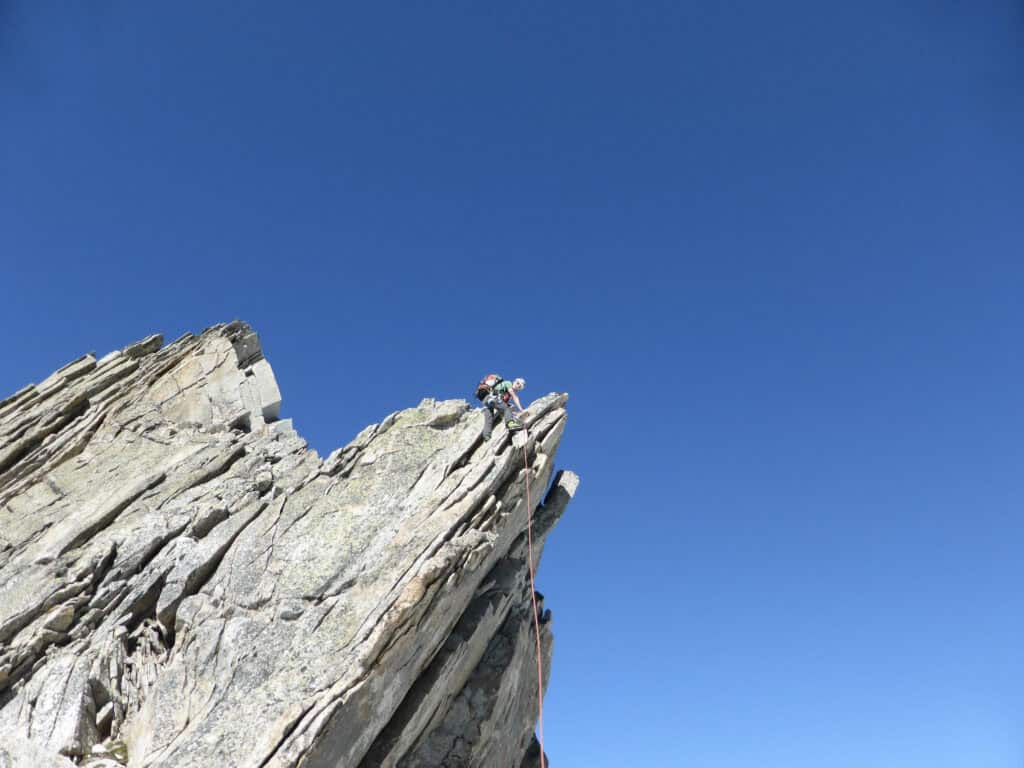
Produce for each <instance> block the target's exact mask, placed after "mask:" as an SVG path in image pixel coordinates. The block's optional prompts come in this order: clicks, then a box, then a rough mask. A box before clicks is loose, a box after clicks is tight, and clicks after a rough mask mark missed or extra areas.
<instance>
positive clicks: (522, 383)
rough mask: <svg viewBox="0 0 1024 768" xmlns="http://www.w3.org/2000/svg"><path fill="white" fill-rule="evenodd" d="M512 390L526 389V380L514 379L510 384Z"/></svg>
mask: <svg viewBox="0 0 1024 768" xmlns="http://www.w3.org/2000/svg"><path fill="white" fill-rule="evenodd" d="M512 387H513V388H514V389H526V379H516V380H515V381H513V382H512Z"/></svg>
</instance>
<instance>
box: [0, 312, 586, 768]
mask: <svg viewBox="0 0 1024 768" xmlns="http://www.w3.org/2000/svg"><path fill="white" fill-rule="evenodd" d="M161 345H162V339H161V338H160V337H151V338H148V339H145V340H143V341H141V342H138V343H137V344H133V345H131V346H129V347H126V348H125V349H123V350H121V351H120V352H116V353H112V354H110V355H107V356H106V357H104V358H103V359H101V360H96V359H95V358H94V357H93V356H91V355H87V356H85V357H83V358H81V359H80V360H76V361H75V362H73V363H71V364H69V365H67V366H65V367H64V368H62V369H60V370H59V371H57V372H56V373H54V374H53V375H52V376H50V377H49V378H48V379H47V380H46V381H44V382H42V383H41V384H39V385H34V386H29V387H26V388H25V389H22V390H21V391H19V392H17V393H15V394H14V395H12V396H11V397H9V398H7V399H6V400H4V401H2V402H0V768H13V767H14V766H40V765H45V766H54V767H55V768H56V767H57V766H62V765H63V766H70V765H72V762H71V761H70V760H68V759H67V757H72V758H74V759H75V760H76V761H77V762H78V763H79V764H82V765H93V766H116V765H122V764H127V765H131V766H173V767H174V768H183V767H185V768H187V767H190V766H194V767H196V768H199V767H200V766H202V767H203V768H208V767H209V766H224V767H229V766H252V767H253V768H255V767H256V766H260V767H261V768H262V767H263V766H282V767H283V766H309V767H310V768H312V767H313V766H332V767H333V766H351V767H352V768H357V767H359V766H362V767H363V768H373V767H375V766H403V767H405V768H412V767H414V766H423V767H427V766H430V767H431V768H436V766H453V767H454V766H487V767H488V768H493V767H494V766H519V765H536V764H539V751H538V748H537V745H536V742H535V740H534V738H533V728H534V725H535V721H536V713H537V705H538V702H537V682H536V674H537V673H536V658H535V653H536V651H535V649H536V639H535V637H534V629H533V622H532V608H531V600H530V597H531V595H530V585H529V575H528V570H527V557H528V555H527V546H526V525H527V517H528V515H527V500H526V489H527V476H529V487H530V489H531V491H532V503H533V505H534V506H535V510H534V557H535V558H539V556H540V550H541V547H542V545H543V540H544V537H545V535H546V534H547V533H548V532H549V531H550V529H551V527H552V526H553V525H554V523H555V522H556V521H557V519H558V517H559V516H560V515H561V513H562V511H563V510H564V509H565V506H566V504H567V503H568V501H569V499H570V498H571V497H572V495H573V493H574V491H575V489H576V484H577V479H576V477H575V475H573V474H572V473H569V472H562V473H558V475H557V476H555V477H554V482H552V474H553V467H554V455H555V451H556V449H557V447H558V443H559V440H560V438H561V435H562V431H563V428H564V426H565V419H566V413H565V403H566V399H567V396H566V395H560V394H551V395H548V396H546V397H543V398H541V399H539V400H537V401H535V402H534V403H533V404H532V405H531V406H530V408H529V411H528V414H527V415H526V417H525V418H524V421H525V423H526V424H527V427H528V433H520V434H519V435H517V436H515V440H514V444H513V440H512V439H511V438H510V436H509V435H508V433H507V432H506V431H505V429H504V428H503V427H500V426H499V427H497V428H496V429H495V431H494V435H493V437H492V439H491V440H490V441H489V442H488V443H483V442H482V440H481V437H480V435H481V428H482V425H483V418H484V417H483V414H482V413H481V412H480V411H479V410H475V409H473V408H471V407H470V406H469V405H468V404H467V403H465V402H464V401H455V400H452V401H444V402H436V401H433V400H424V401H423V402H422V403H420V405H419V406H417V407H416V408H412V409H409V410H405V411H399V412H397V413H393V414H391V415H390V416H388V417H387V418H386V419H384V420H383V421H382V422H380V423H379V424H373V425H371V426H369V427H367V428H366V429H364V430H363V431H362V432H361V433H360V434H359V435H358V436H357V437H356V438H355V439H354V440H353V441H352V442H351V443H349V444H348V445H347V446H345V447H344V448H340V449H338V450H337V451H335V452H334V453H332V454H331V455H330V456H329V457H328V458H326V459H321V458H320V457H319V456H318V455H317V454H316V452H315V451H313V450H311V449H310V448H308V446H307V445H306V443H305V441H304V440H303V439H302V438H301V437H300V436H299V435H298V434H297V433H296V432H295V431H294V430H293V429H292V427H291V424H290V422H288V421H280V420H278V417H279V413H280V401H281V398H280V394H279V392H278V389H277V385H276V382H275V381H274V376H273V372H272V371H271V369H270V366H269V364H268V363H267V362H266V360H264V359H263V356H262V353H261V351H260V346H259V341H258V339H257V337H256V334H255V333H253V331H252V330H251V329H250V328H249V327H248V326H246V325H245V324H243V323H239V322H235V323H231V324H229V325H224V326H215V327H213V328H210V329H208V330H207V331H205V332H204V333H202V334H201V335H199V336H192V335H188V336H185V337H183V338H181V339H179V340H177V341H175V342H174V343H172V344H170V345H168V346H165V347H162V346H161ZM527 460H528V463H529V470H528V471H527V470H526V469H525V466H526V462H527ZM549 486H550V490H549V491H548V492H547V494H546V496H545V497H544V499H543V503H541V504H538V501H539V499H538V496H539V494H542V493H544V491H545V490H546V489H548V488H549ZM549 615H550V614H549V613H548V614H547V616H549ZM547 616H546V618H547ZM541 644H542V647H543V651H544V659H543V662H544V666H545V675H544V676H545V679H546V678H547V669H548V668H549V665H550V656H551V634H550V625H549V624H548V623H547V622H545V623H544V624H543V626H542V632H541ZM62 755H63V756H65V757H62Z"/></svg>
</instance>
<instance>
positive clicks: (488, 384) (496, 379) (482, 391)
mask: <svg viewBox="0 0 1024 768" xmlns="http://www.w3.org/2000/svg"><path fill="white" fill-rule="evenodd" d="M501 381H502V378H501V376H499V375H498V374H496V373H489V374H487V375H486V376H484V377H483V378H482V379H481V380H480V383H479V384H477V385H476V399H477V400H483V399H484V398H486V397H487V396H488V395H489V394H491V390H492V389H494V387H495V386H497V385H498V384H499V383H501Z"/></svg>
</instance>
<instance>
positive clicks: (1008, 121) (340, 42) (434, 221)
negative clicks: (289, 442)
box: [0, 0, 1024, 768]
mask: <svg viewBox="0 0 1024 768" xmlns="http://www.w3.org/2000/svg"><path fill="white" fill-rule="evenodd" d="M211 6H213V7H211ZM1022 84H1024V9H1022V7H1021V5H1020V3H1015V2H1009V1H1008V0H1005V1H999V0H977V2H973V3H953V2H941V1H940V2H934V0H932V1H931V2H924V1H923V0H911V1H910V2H906V3H901V4H895V5H894V4H892V3H882V2H878V1H877V0H867V2H865V3H860V4H850V3H820V2H811V0H785V1H784V2H781V3H774V4H770V5H769V4H764V3H722V2H717V3H678V2H673V3H669V2H657V1H654V2H645V3H636V2H633V3H626V2H609V1H607V0H590V1H589V2H585V3H584V2H572V1H569V2H562V3H557V4H554V3H539V2H524V3H517V4H514V5H509V4H493V3H480V2H472V3H471V2H450V3H438V4H425V3H394V2H387V1H384V2H378V3H373V4H363V7H353V6H352V5H351V4H338V3H326V2H309V3H303V4H300V6H299V7H297V8H296V7H288V8H285V7H284V6H282V5H281V4H279V3H267V2H250V3H246V4H244V9H240V8H239V7H232V5H230V4H227V3H221V4H211V3H197V2H185V1H182V2H177V3H173V4H170V5H166V6H163V7H156V6H155V5H153V4H138V3H130V2H127V1H126V0H100V1H98V2H90V3H87V4H71V5H69V4H65V3H54V2H46V1H44V0H38V1H35V2H31V3H30V2H27V0H11V1H9V2H4V3H0V115H2V117H0V260H2V265H3V271H2V274H3V280H2V281H0V297H2V301H0V327H2V328H3V329H4V333H3V338H4V342H5V343H4V349H3V353H4V354H3V362H2V364H0V391H3V392H5V393H9V392H11V391H14V390H15V389H17V388H19V387H21V386H23V385H24V384H26V383H27V382H29V381H38V380H40V379H41V378H43V377H44V376H45V375H47V374H48V373H49V372H50V371H51V370H53V369H54V368H56V367H58V366H59V365H61V364H63V363H64V362H66V361H67V360H70V359H71V358H73V357H76V356H78V355H80V354H81V353H83V352H85V351H88V350H95V351H97V352H99V353H101V354H102V353H104V352H107V351H109V350H110V349H114V348H118V347H121V346H123V345H124V344H126V343H128V342H130V341H132V340H134V339H136V338H140V337H142V336H145V335H147V334H149V333H151V332H156V331H161V332H163V333H164V334H165V335H166V336H167V337H168V338H174V337H176V336H178V335H180V334H181V333H184V332H186V331H197V330H200V329H202V328H203V327H205V326H207V325H210V324H213V323H216V322H223V321H228V320H231V319H233V318H236V317H237V318H242V319H245V320H247V321H249V322H250V323H252V324H253V325H254V326H255V327H256V328H257V330H258V331H259V332H260V334H261V337H262V339H263V344H264V349H265V351H266V353H267V356H268V357H269V359H270V360H271V362H272V364H273V365H274V368H275V371H276V373H277V377H278V380H279V383H280V385H281V388H282V390H283V393H284V397H285V400H284V415H285V416H289V417H292V418H293V419H294V420H295V423H296V426H297V427H298V428H299V429H300V431H301V432H302V433H303V434H304V435H305V436H306V437H307V439H308V440H309V441H310V442H311V444H312V445H313V446H314V447H315V448H317V449H318V450H319V451H321V452H322V453H327V452H328V451H330V450H331V449H332V448H334V447H337V446H339V445H342V444H344V443H346V442H347V441H348V440H349V439H351V437H352V436H354V435H355V433H356V432H358V431H359V429H361V428H362V427H363V426H364V425H365V424H367V423H370V422H372V421H377V420H379V419H380V418H382V417H383V416H384V415H386V414H387V413H389V412H391V411H393V410H396V409H398V408H403V407H408V406H412V405H415V404H416V403H417V402H418V401H419V400H420V399H421V398H423V397H427V396H430V397H436V398H450V397H466V396H468V395H469V394H470V391H471V389H472V387H473V385H474V384H475V382H476V381H477V380H478V378H479V377H480V376H481V375H482V374H483V373H486V372H488V371H490V370H498V371H501V372H503V373H505V374H506V375H508V376H514V375H522V376H525V377H526V378H527V380H528V383H529V388H528V390H527V393H526V394H529V395H531V396H538V395H541V394H544V393H546V392H549V391H552V390H564V391H569V392H570V393H571V400H570V409H571V411H570V419H571V421H570V427H569V430H568V432H567V435H566V438H565V440H564V442H563V446H562V451H561V453H560V455H559V464H560V465H561V466H563V467H568V468H572V469H575V470H576V471H577V472H579V474H580V475H581V476H582V478H583V483H582V485H581V488H580V492H579V494H578V496H577V499H576V501H575V502H574V504H573V505H572V506H571V508H570V510H569V512H568V513H567V516H566V517H565V518H564V520H563V521H562V523H561V524H560V526H559V527H558V528H557V529H556V532H555V533H554V534H553V536H552V538H551V539H550V542H549V545H548V549H547V552H546V555H545V560H544V564H543V567H542V569H541V571H540V574H539V579H540V582H539V586H540V588H541V589H542V590H543V591H544V592H545V594H546V595H547V598H548V606H549V607H550V608H552V610H553V612H554V622H555V623H554V629H555V633H556V655H555V664H554V672H553V679H552V682H551V687H550V690H549V695H548V699H547V702H546V706H545V715H546V718H545V735H546V741H547V747H548V751H549V753H550V754H551V756H552V758H553V764H554V765H557V766H558V767H559V768H602V767H603V766H619V765H623V764H627V763H628V764H638V765H652V766H686V767H689V766H693V767H694V768H748V767H749V766H755V765H756V766H759V768H802V767H803V766H807V767H808V768H811V767H813V768H820V767H821V766H829V768H870V767H871V766H885V767H886V768H892V767H896V768H903V767H907V768H910V767H917V766H921V767H922V768H924V767H925V766H927V768H945V767H946V766H948V767H949V768H954V767H956V768H960V767H962V766H971V768H1003V767H1004V766H1005V767H1009V766H1020V765H1021V761H1022V759H1024V736H1022V734H1024V658H1022V653H1021V648H1022V646H1024V618H1022V617H1024V611H1022V600H1021V587H1020V585H1021V583H1022V577H1024V566H1022V565H1021V558H1020V554H1019V553H1020V551H1021V544H1022V536H1024V523H1022V517H1021V509H1022V501H1024V493H1022V491H1024V489H1022V483H1021V473H1020V467H1021V463H1022V459H1024V448H1022V444H1021V440H1020V435H1021V434H1022V427H1024V417H1022V412H1021V406H1020V400H1021V398H1020V393H1021V381H1022V375H1024V365H1022V363H1021V356H1020V328H1021V323H1022V321H1024V310H1022V309H1021V301H1020V297H1021V296H1022V295H1024V263H1022V253H1024V216H1021V214H1020V209H1021V202H1022V187H1021V179H1022V177H1024V174H1022V171H1024V143H1022V141H1021V137H1022V136H1024V90H1022Z"/></svg>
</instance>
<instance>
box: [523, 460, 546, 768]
mask: <svg viewBox="0 0 1024 768" xmlns="http://www.w3.org/2000/svg"><path fill="white" fill-rule="evenodd" d="M523 464H524V465H526V511H527V521H526V540H527V542H528V543H529V566H530V599H532V600H533V628H534V630H535V635H536V637H537V708H538V716H537V723H538V732H539V734H540V768H544V683H543V678H544V671H543V667H542V664H541V650H540V616H539V614H538V613H537V587H536V585H535V584H534V574H533V504H532V503H531V501H530V457H529V456H528V455H527V453H526V441H523Z"/></svg>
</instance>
